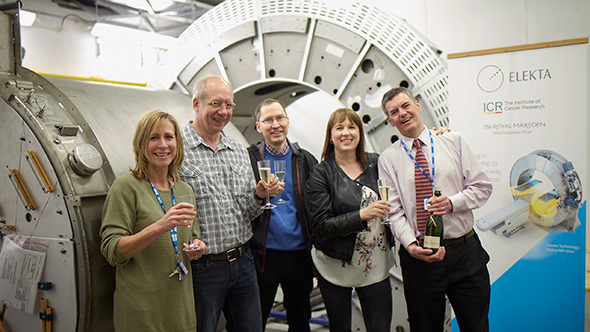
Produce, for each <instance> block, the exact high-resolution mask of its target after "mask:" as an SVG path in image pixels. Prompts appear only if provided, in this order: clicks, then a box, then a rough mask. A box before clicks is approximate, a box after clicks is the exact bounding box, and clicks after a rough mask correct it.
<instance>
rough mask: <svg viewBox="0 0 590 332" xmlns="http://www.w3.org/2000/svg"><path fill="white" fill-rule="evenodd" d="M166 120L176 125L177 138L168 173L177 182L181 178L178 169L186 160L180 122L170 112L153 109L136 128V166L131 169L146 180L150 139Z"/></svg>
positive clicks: (138, 176) (134, 143)
mask: <svg viewBox="0 0 590 332" xmlns="http://www.w3.org/2000/svg"><path fill="white" fill-rule="evenodd" d="M166 121H170V123H172V125H173V126H174V136H175V139H176V153H175V155H174V159H172V162H171V163H170V165H169V166H168V175H170V177H171V178H172V179H173V180H174V182H177V181H179V180H180V176H179V174H178V170H179V169H180V165H181V164H182V161H183V160H184V147H183V146H182V137H181V136H180V128H179V127H178V122H176V119H175V118H174V116H172V115H171V114H170V113H166V112H164V111H160V110H157V109H155V110H151V111H149V112H147V113H146V114H144V115H143V116H142V117H141V119H139V122H138V123H137V128H136V129H135V135H134V136H133V154H135V167H134V168H132V169H131V172H132V173H133V175H135V176H136V177H137V178H139V179H142V180H146V179H147V177H148V173H147V169H148V161H147V158H146V156H145V154H146V149H147V145H148V141H149V139H150V138H151V136H152V134H153V133H154V132H156V131H157V130H159V129H160V128H162V126H164V124H165V123H166Z"/></svg>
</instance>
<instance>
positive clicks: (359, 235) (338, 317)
mask: <svg viewBox="0 0 590 332" xmlns="http://www.w3.org/2000/svg"><path fill="white" fill-rule="evenodd" d="M364 144H365V138H364V134H363V129H362V123H361V120H360V118H359V116H358V115H357V114H356V113H355V112H354V111H353V110H351V109H347V108H341V109H337V110H336V111H335V112H334V113H332V115H331V116H330V119H329V120H328V125H327V127H326V139H325V142H324V149H323V152H322V162H321V163H320V164H319V165H317V166H316V167H315V168H314V169H313V171H312V173H311V175H310V178H309V180H308V182H307V183H308V185H307V187H308V195H309V196H308V200H309V205H310V211H311V214H312V221H313V228H314V231H315V242H314V248H313V249H312V258H313V262H314V266H315V268H316V272H317V273H316V277H317V279H318V284H319V286H320V291H321V293H322V298H323V300H324V304H325V306H326V311H327V313H328V320H329V323H330V331H332V332H334V331H350V330H351V294H352V289H353V288H354V289H355V290H356V292H357V294H358V296H359V299H360V303H361V307H362V312H363V318H364V321H365V326H366V330H367V331H369V332H370V331H389V330H390V328H391V319H392V308H393V304H392V295H391V284H390V281H389V269H390V267H391V262H392V259H393V256H392V251H391V247H392V246H393V238H392V236H391V232H390V230H389V229H388V228H387V227H386V225H383V224H382V223H381V222H380V221H381V218H382V217H383V216H384V215H385V212H386V211H388V210H389V202H388V201H385V200H381V199H380V198H379V195H378V192H379V190H378V186H377V179H378V174H377V158H378V156H377V155H376V154H374V153H366V152H365V147H364Z"/></svg>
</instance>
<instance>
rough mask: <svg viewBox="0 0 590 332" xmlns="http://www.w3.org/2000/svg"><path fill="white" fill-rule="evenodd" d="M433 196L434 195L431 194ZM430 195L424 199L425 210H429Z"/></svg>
mask: <svg viewBox="0 0 590 332" xmlns="http://www.w3.org/2000/svg"><path fill="white" fill-rule="evenodd" d="M430 197H432V196H430ZM430 197H427V198H425V199H424V211H428V207H429V206H430V204H429V203H428V200H429V199H430Z"/></svg>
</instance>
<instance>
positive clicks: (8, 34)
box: [0, 12, 14, 73]
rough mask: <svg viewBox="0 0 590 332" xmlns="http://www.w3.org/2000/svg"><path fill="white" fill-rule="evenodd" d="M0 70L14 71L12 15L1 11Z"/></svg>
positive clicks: (5, 71)
mask: <svg viewBox="0 0 590 332" xmlns="http://www.w3.org/2000/svg"><path fill="white" fill-rule="evenodd" d="M0 72H4V73H14V44H13V43H12V17H11V15H10V14H6V13H2V12H0Z"/></svg>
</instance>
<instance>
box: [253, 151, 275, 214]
mask: <svg viewBox="0 0 590 332" xmlns="http://www.w3.org/2000/svg"><path fill="white" fill-rule="evenodd" d="M257 165H258V174H260V179H261V180H262V182H263V183H264V187H265V188H266V204H264V206H263V207H262V208H263V209H274V208H275V207H277V206H276V205H274V204H271V203H270V197H269V195H268V183H269V182H270V174H271V172H270V160H259V161H258V162H257Z"/></svg>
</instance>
